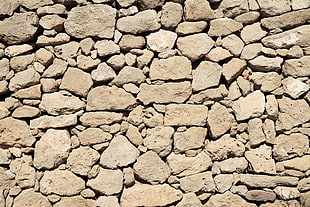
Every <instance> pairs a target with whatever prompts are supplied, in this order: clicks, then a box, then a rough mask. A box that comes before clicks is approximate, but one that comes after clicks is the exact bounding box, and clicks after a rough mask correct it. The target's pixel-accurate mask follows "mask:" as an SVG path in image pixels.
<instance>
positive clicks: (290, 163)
mask: <svg viewBox="0 0 310 207" xmlns="http://www.w3.org/2000/svg"><path fill="white" fill-rule="evenodd" d="M309 160H310V156H309V155H304V156H303V157H297V158H293V159H290V160H285V161H283V165H284V167H285V168H291V169H295V170H299V171H303V172H305V171H307V170H309V169H310V163H309Z"/></svg>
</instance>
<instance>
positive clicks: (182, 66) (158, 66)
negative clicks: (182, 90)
mask: <svg viewBox="0 0 310 207" xmlns="http://www.w3.org/2000/svg"><path fill="white" fill-rule="evenodd" d="M177 64H178V67H175V65H177ZM191 74H192V63H191V62H190V60H189V59H187V58H186V57H182V56H173V57H169V58H167V59H154V60H153V62H152V64H151V67H150V78H151V79H152V80H179V79H190V78H191V77H192V75H191Z"/></svg>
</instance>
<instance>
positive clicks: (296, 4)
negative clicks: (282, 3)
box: [292, 0, 310, 10]
mask: <svg viewBox="0 0 310 207" xmlns="http://www.w3.org/2000/svg"><path fill="white" fill-rule="evenodd" d="M308 7H310V2H307V1H300V0H292V8H293V10H298V9H305V8H308Z"/></svg>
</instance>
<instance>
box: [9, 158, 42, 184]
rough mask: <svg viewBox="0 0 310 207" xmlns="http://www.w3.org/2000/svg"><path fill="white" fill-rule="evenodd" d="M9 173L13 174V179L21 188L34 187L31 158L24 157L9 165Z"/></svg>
mask: <svg viewBox="0 0 310 207" xmlns="http://www.w3.org/2000/svg"><path fill="white" fill-rule="evenodd" d="M10 172H11V173H14V174H15V177H14V179H15V180H16V183H17V184H18V186H19V187H21V188H32V187H34V185H35V179H36V171H35V169H34V168H33V167H32V158H31V157H30V156H29V155H24V156H22V157H21V158H17V159H14V160H13V161H12V162H11V163H10Z"/></svg>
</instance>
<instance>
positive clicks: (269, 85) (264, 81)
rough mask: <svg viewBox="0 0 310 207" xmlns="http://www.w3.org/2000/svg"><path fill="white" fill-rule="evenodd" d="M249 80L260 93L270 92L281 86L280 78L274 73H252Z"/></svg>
mask: <svg viewBox="0 0 310 207" xmlns="http://www.w3.org/2000/svg"><path fill="white" fill-rule="evenodd" d="M250 78H251V80H252V81H253V82H254V84H255V85H257V86H260V90H261V91H262V92H271V91H273V90H275V89H277V88H279V87H280V86H281V79H282V76H281V75H279V74H278V73H276V72H268V73H266V72H253V73H252V75H251V76H250Z"/></svg>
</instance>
